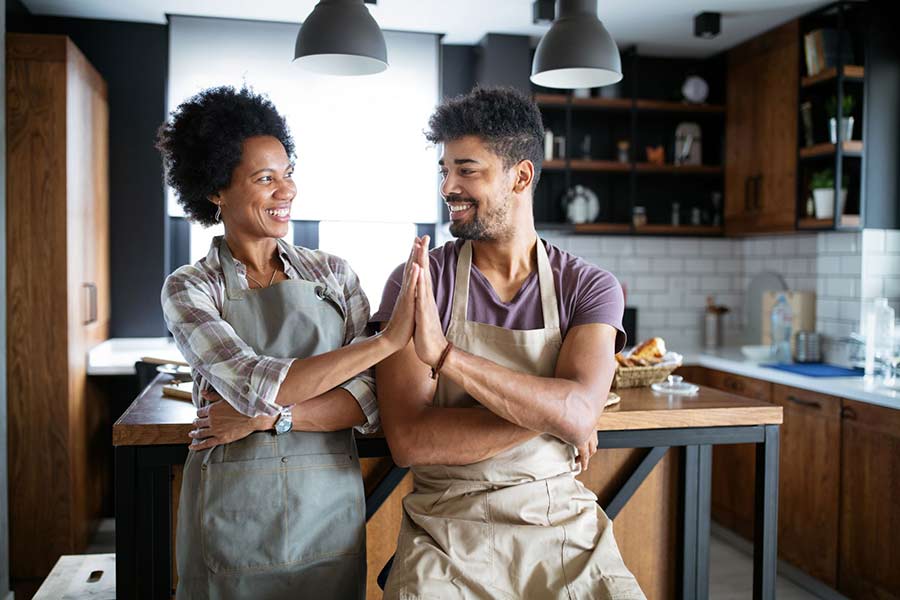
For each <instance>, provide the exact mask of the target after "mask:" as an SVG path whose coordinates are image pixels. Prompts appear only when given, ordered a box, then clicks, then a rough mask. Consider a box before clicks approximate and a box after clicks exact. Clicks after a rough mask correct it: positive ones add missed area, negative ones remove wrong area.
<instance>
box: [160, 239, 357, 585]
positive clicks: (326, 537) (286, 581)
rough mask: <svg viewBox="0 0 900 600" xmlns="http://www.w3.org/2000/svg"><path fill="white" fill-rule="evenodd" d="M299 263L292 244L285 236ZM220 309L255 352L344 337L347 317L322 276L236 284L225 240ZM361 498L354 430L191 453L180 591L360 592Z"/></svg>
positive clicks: (277, 353) (329, 343) (316, 347)
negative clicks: (260, 284)
mask: <svg viewBox="0 0 900 600" xmlns="http://www.w3.org/2000/svg"><path fill="white" fill-rule="evenodd" d="M278 246H279V251H283V252H288V253H290V254H289V255H290V256H291V257H292V259H294V260H293V261H292V262H294V264H300V263H299V261H298V260H296V255H295V254H294V253H295V252H296V250H295V249H294V248H293V247H292V246H290V245H288V244H285V243H284V242H282V241H281V240H279V241H278ZM219 258H220V261H221V264H222V270H223V272H224V275H225V290H226V295H225V300H224V306H223V310H222V318H223V319H225V320H226V321H227V322H228V323H229V324H231V326H232V327H233V328H234V330H235V332H236V333H237V334H238V335H239V336H240V337H241V339H243V340H244V341H245V342H246V343H247V344H248V345H249V346H251V347H252V348H253V349H254V350H255V351H256V352H257V354H260V355H266V356H274V357H282V358H288V357H295V358H306V357H309V356H314V355H316V354H321V353H323V352H328V351H330V350H334V349H336V348H339V347H340V346H341V345H342V343H343V335H344V318H343V313H342V311H341V308H340V307H339V305H338V303H337V302H335V301H334V300H333V299H331V296H332V292H331V291H329V290H328V289H327V288H326V286H325V285H324V284H322V283H316V282H312V281H305V280H301V279H289V280H287V281H283V282H281V283H278V284H275V285H273V286H270V287H268V288H264V289H254V290H248V289H241V285H240V281H239V280H238V275H237V271H236V269H235V263H234V258H233V257H232V255H231V252H230V251H229V249H228V245H227V244H226V243H225V241H224V239H220V241H219ZM364 505H365V498H364V495H363V487H362V478H361V476H360V470H359V458H358V456H357V452H356V444H355V442H354V440H353V435H352V432H351V431H349V430H344V431H336V432H327V433H319V432H290V433H287V434H284V435H280V436H275V435H273V434H272V433H269V432H257V433H254V434H251V435H250V436H249V437H246V438H244V439H242V440H239V441H236V442H232V443H230V444H225V445H222V446H217V447H215V448H212V449H210V450H204V451H200V452H191V453H189V454H188V459H187V461H186V462H185V465H184V476H183V480H182V487H181V499H180V502H179V507H178V532H177V548H176V558H177V564H178V576H179V581H178V590H177V597H178V598H179V599H191V600H197V599H205V598H209V599H221V600H226V599H232V598H233V599H239V598H241V599H243V598H254V599H259V600H274V599H282V598H284V599H287V598H291V599H294V598H302V597H316V598H334V599H344V598H362V597H363V595H364V593H365V579H366V564H365V520H364V515H365V508H364Z"/></svg>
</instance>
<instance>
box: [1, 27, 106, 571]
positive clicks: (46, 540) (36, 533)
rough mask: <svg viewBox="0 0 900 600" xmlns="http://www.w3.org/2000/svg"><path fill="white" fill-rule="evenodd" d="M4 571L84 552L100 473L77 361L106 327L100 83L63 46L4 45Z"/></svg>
mask: <svg viewBox="0 0 900 600" xmlns="http://www.w3.org/2000/svg"><path fill="white" fill-rule="evenodd" d="M6 43H7V49H6V85H7V87H6V106H7V120H6V122H7V156H6V160H7V164H6V172H7V197H8V198H9V202H8V203H7V248H6V250H7V290H8V292H7V293H8V313H7V330H8V347H7V358H8V363H7V369H8V377H9V387H8V396H9V473H10V477H9V479H10V502H9V504H10V563H11V564H10V571H11V575H12V576H13V577H15V578H19V579H27V578H39V577H43V576H45V575H46V574H47V573H48V572H49V571H50V569H51V568H52V566H53V564H54V563H55V562H56V560H57V559H58V558H59V556H60V555H61V554H76V553H80V552H83V550H84V548H85V545H86V544H87V540H88V536H89V535H90V533H91V531H92V526H93V524H94V522H95V518H96V517H98V516H99V515H98V514H97V512H98V510H99V506H100V502H99V499H98V498H97V497H96V494H92V493H91V492H90V491H89V490H96V489H97V486H98V481H99V478H100V477H102V473H101V471H102V470H103V469H104V468H105V466H106V464H105V463H103V464H102V465H96V464H93V463H92V461H91V458H90V457H91V453H92V452H93V451H94V450H95V449H96V447H97V444H109V440H108V438H107V439H99V437H98V435H97V434H98V431H97V429H96V428H97V427H100V426H102V423H98V418H97V415H98V414H101V411H98V410H97V408H95V407H92V406H90V392H89V390H88V386H87V377H86V367H87V351H88V350H89V349H90V347H91V346H92V345H94V344H95V343H97V342H99V341H101V340H103V339H105V338H106V337H107V332H108V327H109V286H108V281H109V276H108V273H109V250H108V244H107V239H108V235H109V234H108V182H107V179H108V173H107V162H108V157H107V137H108V136H107V121H108V116H107V102H106V84H105V83H104V81H103V79H102V78H101V77H100V75H99V74H98V73H97V72H96V71H95V70H94V68H93V67H92V66H91V65H90V64H89V63H88V61H87V60H86V59H85V58H84V56H83V55H82V54H81V52H79V50H78V49H77V48H76V47H75V46H74V45H73V44H72V42H71V41H70V40H69V39H68V38H66V37H64V36H44V35H20V34H9V35H7V37H6Z"/></svg>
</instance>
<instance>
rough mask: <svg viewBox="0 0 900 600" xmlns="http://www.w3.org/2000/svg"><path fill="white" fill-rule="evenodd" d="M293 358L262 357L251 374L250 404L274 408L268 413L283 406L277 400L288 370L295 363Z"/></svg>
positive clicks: (248, 392) (271, 413) (277, 410)
mask: <svg viewBox="0 0 900 600" xmlns="http://www.w3.org/2000/svg"><path fill="white" fill-rule="evenodd" d="M294 360H295V359H293V358H272V357H269V356H264V357H261V358H260V360H259V362H257V363H256V366H255V367H253V372H252V373H251V374H250V385H249V388H248V390H247V395H248V400H251V401H250V404H253V405H255V406H259V407H261V408H263V409H270V408H271V409H274V410H273V412H267V413H266V414H268V415H270V416H271V415H274V414H277V413H278V412H279V411H280V410H281V406H280V405H279V404H278V403H277V402H276V401H275V399H276V398H277V397H278V392H279V390H280V389H281V384H282V382H283V381H284V378H285V377H287V374H288V370H290V368H291V365H292V364H294Z"/></svg>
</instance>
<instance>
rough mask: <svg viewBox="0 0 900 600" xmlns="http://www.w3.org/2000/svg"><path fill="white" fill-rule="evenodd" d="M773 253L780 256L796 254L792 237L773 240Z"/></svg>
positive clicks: (795, 246) (795, 244)
mask: <svg viewBox="0 0 900 600" xmlns="http://www.w3.org/2000/svg"><path fill="white" fill-rule="evenodd" d="M775 253H776V254H779V255H781V256H794V255H795V254H797V243H796V242H795V241H794V238H792V237H780V238H778V239H776V240H775Z"/></svg>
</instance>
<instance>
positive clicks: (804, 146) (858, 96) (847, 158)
mask: <svg viewBox="0 0 900 600" xmlns="http://www.w3.org/2000/svg"><path fill="white" fill-rule="evenodd" d="M865 10H866V7H865V3H859V2H851V1H841V2H835V3H833V4H829V5H827V6H825V7H823V8H821V9H819V10H816V11H813V12H811V13H809V14H808V15H806V16H805V17H803V18H801V19H800V36H801V43H800V52H799V56H798V61H800V72H801V73H807V75H806V76H803V77H801V79H800V90H799V91H800V95H799V98H800V106H798V110H800V111H801V113H800V118H799V119H798V127H799V130H798V136H797V139H798V143H799V144H800V147H799V148H798V149H797V159H798V160H797V186H798V189H797V229H800V230H814V231H815V230H818V231H822V230H857V229H859V228H860V227H861V224H862V222H863V214H862V213H863V211H864V207H865V202H864V201H863V198H862V189H863V186H862V183H863V182H862V159H863V156H864V154H865V143H864V140H863V139H860V138H861V133H860V132H862V131H863V106H864V94H865V91H866V90H865V77H866V68H865V65H864V64H863V62H864V60H865V57H866V52H865V47H864V36H865ZM819 30H824V31H827V32H828V33H829V35H831V36H832V39H834V40H835V42H836V47H833V48H830V52H829V49H825V52H826V54H829V56H828V57H826V58H827V60H829V61H832V62H833V63H834V64H829V65H828V66H827V67H825V68H824V69H822V70H821V71H819V72H818V73H815V74H812V75H809V74H808V69H807V64H806V49H805V44H804V43H803V41H804V39H805V38H804V36H806V35H807V34H813V33H814V32H817V31H819ZM821 58H822V57H820V59H821ZM848 97H850V98H852V99H853V108H852V110H851V111H850V113H849V114H846V113H845V112H844V109H843V106H844V101H845V99H846V98H848ZM806 103H808V106H809V107H811V111H810V112H811V121H812V127H811V131H808V129H807V128H808V125H805V124H804V119H803V112H802V110H803V109H802V107H803V105H804V104H806ZM830 104H831V105H834V107H835V108H834V114H831V113H829V110H828V106H829V105H830ZM845 116H851V117H853V121H854V123H853V130H852V131H851V135H850V137H849V139H843V131H842V129H843V128H842V127H841V126H840V125H839V124H840V119H841V118H842V117H845ZM832 117H836V118H838V122H837V124H838V126H837V127H835V128H834V129H835V134H836V135H835V138H836V139H831V132H830V129H831V126H830V124H829V119H830V118H832ZM810 134H811V136H812V138H813V139H812V142H813V143H812V144H809V143H808V140H807V139H806V138H807V136H808V135H810ZM826 170H830V171H831V173H832V175H833V185H834V187H833V191H834V194H833V196H834V206H833V207H832V213H833V214H832V216H831V217H827V218H822V217H819V216H817V215H816V214H815V211H813V212H812V213H810V212H809V210H808V208H807V204H808V199H809V198H810V197H811V196H812V189H811V187H812V186H811V183H812V180H813V178H814V176H815V175H816V174H817V173H819V174H822V173H823V172H824V171H826ZM843 189H846V190H847V194H846V203H845V204H844V205H843V206H842V205H841V203H842V202H841V196H842V194H841V190H843Z"/></svg>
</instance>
